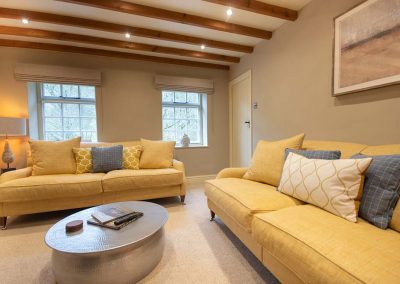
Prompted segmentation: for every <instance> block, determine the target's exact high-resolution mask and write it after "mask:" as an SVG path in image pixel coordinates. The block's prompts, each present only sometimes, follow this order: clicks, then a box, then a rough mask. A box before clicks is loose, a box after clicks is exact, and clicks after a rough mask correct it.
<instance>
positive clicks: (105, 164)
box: [92, 145, 123, 173]
mask: <svg viewBox="0 0 400 284" xmlns="http://www.w3.org/2000/svg"><path fill="white" fill-rule="evenodd" d="M122 149H123V146H122V145H117V146H111V147H92V163H93V172H94V173H106V172H109V171H113V170H120V169H122Z"/></svg>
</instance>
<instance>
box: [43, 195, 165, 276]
mask: <svg viewBox="0 0 400 284" xmlns="http://www.w3.org/2000/svg"><path fill="white" fill-rule="evenodd" d="M116 205H122V206H124V207H128V208H132V209H133V210H135V211H140V212H143V213H144V215H143V217H141V218H139V219H138V220H137V221H135V222H133V223H131V224H129V225H128V226H126V227H124V228H122V229H120V230H119V231H115V230H112V229H107V228H101V227H98V226H93V225H88V224H86V220H87V219H89V218H91V213H92V212H93V211H94V210H95V208H96V207H94V208H89V209H86V210H83V211H80V212H78V213H75V214H73V215H71V216H69V217H67V218H65V219H63V220H61V221H59V222H58V223H57V224H55V225H54V226H53V227H52V228H51V229H50V230H49V231H48V232H47V234H46V237H45V241H46V244H47V245H48V246H49V247H50V248H52V249H53V254H52V267H53V273H54V276H55V278H56V281H57V283H59V284H64V283H88V284H89V283H96V284H101V283H135V282H137V281H139V280H140V279H142V278H143V277H145V276H146V275H147V274H149V273H150V272H151V271H152V270H153V269H154V268H155V267H156V266H157V264H158V263H159V261H160V260H161V257H162V254H163V250H164V224H165V223H166V222H167V220H168V213H167V210H166V209H165V208H164V207H161V206H160V205H157V204H154V203H150V202H143V201H128V202H118V203H112V204H107V205H101V206H116ZM72 220H83V221H84V225H83V230H81V231H79V232H76V233H68V234H67V233H66V232H65V224H66V223H68V222H70V221H72Z"/></svg>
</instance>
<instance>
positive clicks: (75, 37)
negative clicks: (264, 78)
mask: <svg viewBox="0 0 400 284" xmlns="http://www.w3.org/2000/svg"><path fill="white" fill-rule="evenodd" d="M0 34H6V35H16V36H25V37H35V38H44V39H55V40H63V41H73V42H79V43H87V44H96V45H102V46H109V47H116V48H126V49H130V50H140V51H149V52H157V53H166V54H172V55H179V56H187V57H195V58H201V59H209V60H217V61H225V62H233V63H238V62H240V58H239V57H233V56H225V55H220V54H213V53H207V52H199V51H193V50H187V49H180V48H172V47H164V46H157V45H151V44H142V43H134V42H129V41H122V40H115V39H108V38H101V37H94V36H87V35H79V34H71V33H64V32H54V31H47V30H40V29H30V28H19V27H9V26H0Z"/></svg>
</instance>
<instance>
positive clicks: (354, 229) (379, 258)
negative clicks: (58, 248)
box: [205, 141, 400, 283]
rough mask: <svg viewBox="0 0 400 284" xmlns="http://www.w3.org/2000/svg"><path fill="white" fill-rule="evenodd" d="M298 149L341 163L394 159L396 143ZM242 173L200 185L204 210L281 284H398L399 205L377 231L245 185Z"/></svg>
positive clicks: (227, 172)
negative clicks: (325, 153) (327, 154)
mask: <svg viewBox="0 0 400 284" xmlns="http://www.w3.org/2000/svg"><path fill="white" fill-rule="evenodd" d="M303 148H305V149H308V150H341V151H342V158H349V157H350V156H352V155H353V154H356V153H364V154H367V155H387V154H400V144H399V145H384V146H367V145H362V144H354V143H343V142H330V141H304V144H303ZM246 170H247V169H245V168H229V169H224V170H222V171H221V172H220V173H219V174H218V176H217V178H216V179H215V180H210V181H207V182H206V189H205V194H206V196H207V202H208V207H209V209H210V210H211V216H212V219H213V218H214V216H215V214H216V215H218V216H219V217H220V219H222V220H223V222H224V223H225V224H226V225H227V226H228V227H229V228H230V229H231V231H232V232H233V233H235V234H236V236H237V237H238V238H239V239H240V240H241V241H242V242H243V243H244V244H245V245H246V246H247V247H248V248H249V249H250V250H251V251H252V252H253V254H254V255H255V256H256V257H257V258H258V259H259V260H260V261H261V262H262V263H263V264H264V265H265V266H266V267H267V268H268V269H269V270H270V271H271V272H272V273H273V274H274V275H275V276H276V277H277V278H278V279H279V280H280V281H281V282H282V283H399V281H400V253H399V251H400V202H399V204H397V206H396V208H395V211H394V214H393V218H392V221H391V224H390V228H389V229H387V230H382V229H379V228H377V227H375V226H373V225H371V224H369V223H368V222H366V221H364V220H363V219H361V218H358V222H357V223H352V222H349V221H347V220H345V219H343V218H340V217H337V216H335V215H333V214H331V213H329V212H326V211H324V210H322V209H320V208H317V207H315V206H313V205H308V204H304V203H303V202H301V201H299V200H296V199H295V198H292V197H290V196H287V195H284V194H282V193H280V192H278V191H276V188H275V187H273V186H270V185H268V184H263V183H258V182H254V181H250V180H245V179H243V178H242V177H243V175H244V173H245V172H246Z"/></svg>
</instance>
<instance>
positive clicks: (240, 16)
mask: <svg viewBox="0 0 400 284" xmlns="http://www.w3.org/2000/svg"><path fill="white" fill-rule="evenodd" d="M126 1H128V2H132V3H137V4H143V5H147V6H152V7H158V8H163V9H167V10H173V11H177V12H184V13H188V14H193V15H197V16H203V17H207V18H212V19H217V20H223V21H226V22H229V23H234V24H240V25H244V26H248V27H253V28H259V29H263V30H270V31H274V30H276V29H277V28H279V27H280V26H281V25H282V24H284V23H285V22H286V21H285V20H282V19H278V18H273V17H269V16H265V15H260V14H256V13H251V12H247V11H243V10H239V9H235V8H233V9H232V10H233V15H232V16H231V17H229V18H228V17H227V15H226V10H227V7H225V6H222V5H217V4H213V3H210V2H206V1H202V0H163V1H161V0H137V1H134V0H126ZM262 2H265V3H269V4H274V5H279V6H282V7H285V8H290V9H294V10H298V11H299V10H301V9H302V8H303V7H304V6H305V5H306V4H308V2H310V0H262ZM0 6H1V7H3V8H14V9H23V10H32V11H40V12H47V13H54V14H61V15H68V16H74V17H81V18H87V19H94V20H100V21H105V22H111V23H117V24H124V25H130V26H136V27H143V28H149V29H155V30H160V31H166V32H172V33H177V34H182V35H191V36H197V37H202V38H206V39H213V40H219V41H225V42H230V43H236V44H242V45H250V46H255V45H256V44H258V43H259V42H260V41H262V39H259V38H253V37H248V36H243V35H237V34H233V33H226V32H220V31H216V30H211V29H205V28H200V27H195V26H191V25H185V24H180V23H174V22H169V21H164V20H158V19H153V18H146V17H142V16H136V15H130V14H126V13H119V12H115V11H108V10H104V9H99V8H93V7H87V6H82V5H77V4H70V3H64V2H58V1H53V0H1V1H0ZM0 25H5V26H17V27H24V28H38V29H44V30H51V31H60V32H69V33H76V34H82V35H90V36H96V37H104V38H110V39H119V40H126V39H125V38H124V36H123V35H120V34H116V33H110V32H101V31H97V30H90V29H85V28H77V27H69V26H61V25H55V24H47V23H39V22H33V21H31V22H30V23H29V24H28V25H24V24H22V23H21V22H20V21H18V20H11V19H3V18H0ZM0 38H15V39H20V37H16V36H4V35H0ZM24 40H25V39H24ZM26 40H28V41H34V42H52V43H60V44H68V45H74V46H88V47H94V48H101V49H107V50H110V49H111V50H118V51H123V52H129V50H127V49H115V48H106V47H103V46H93V45H87V44H78V43H73V42H61V41H55V40H44V39H38V38H26ZM272 40H273V38H272ZM129 41H133V42H138V43H147V44H155V45H160V46H168V47H175V48H182V49H188V50H195V51H200V47H199V46H195V45H190V44H183V43H177V42H172V41H164V40H157V39H150V38H143V37H136V36H132V37H131V38H130V39H129ZM204 51H205V52H209V53H215V54H224V55H230V56H238V57H240V56H242V55H243V53H240V52H234V51H228V50H222V49H215V48H208V47H207V48H206V49H205V50H204ZM133 53H140V54H149V55H155V56H162V57H170V58H181V59H186V60H193V61H202V62H211V61H209V60H202V59H194V58H191V57H182V56H180V57H179V56H172V55H166V54H157V53H153V52H151V53H150V52H138V51H133ZM212 62H215V63H221V62H217V61H212ZM223 64H225V65H229V63H226V62H225V63H223Z"/></svg>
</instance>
